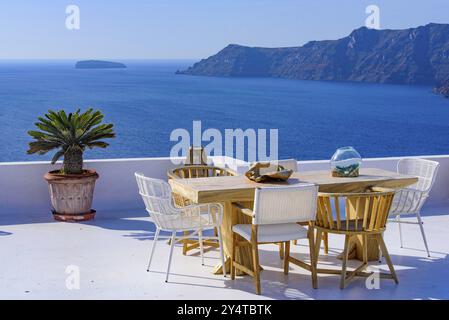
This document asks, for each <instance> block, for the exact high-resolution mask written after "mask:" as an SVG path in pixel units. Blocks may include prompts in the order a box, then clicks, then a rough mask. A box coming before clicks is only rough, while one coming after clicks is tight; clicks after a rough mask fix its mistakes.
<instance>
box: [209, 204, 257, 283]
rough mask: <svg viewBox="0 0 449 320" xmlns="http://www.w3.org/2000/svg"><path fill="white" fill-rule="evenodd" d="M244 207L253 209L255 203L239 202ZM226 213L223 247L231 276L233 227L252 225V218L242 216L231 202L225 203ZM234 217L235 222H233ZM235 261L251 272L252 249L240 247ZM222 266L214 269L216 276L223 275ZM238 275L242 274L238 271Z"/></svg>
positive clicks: (224, 216)
mask: <svg viewBox="0 0 449 320" xmlns="http://www.w3.org/2000/svg"><path fill="white" fill-rule="evenodd" d="M239 203H241V204H242V205H243V206H245V207H247V208H252V207H253V201H246V202H239ZM223 207H224V212H223V223H222V225H221V233H222V237H223V247H224V252H225V256H226V258H225V260H226V262H225V264H226V271H227V273H228V274H229V273H230V270H229V266H230V256H231V250H232V226H233V223H234V224H239V223H245V224H251V218H250V217H248V216H246V215H244V214H241V213H240V212H239V211H238V210H236V209H235V208H234V207H233V206H232V204H231V202H225V203H223ZM233 216H234V221H233ZM235 260H236V261H237V262H238V263H240V264H241V265H243V266H245V267H247V268H248V269H250V270H254V269H253V262H252V253H251V247H250V246H248V247H238V248H237V251H236V255H235ZM222 273H223V270H222V266H221V264H219V265H217V266H216V267H215V269H214V274H222ZM237 274H238V275H239V274H242V272H239V270H237Z"/></svg>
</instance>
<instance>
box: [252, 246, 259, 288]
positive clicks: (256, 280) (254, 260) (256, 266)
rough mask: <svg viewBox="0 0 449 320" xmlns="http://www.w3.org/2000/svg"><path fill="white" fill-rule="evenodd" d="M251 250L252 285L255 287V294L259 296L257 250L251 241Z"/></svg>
mask: <svg viewBox="0 0 449 320" xmlns="http://www.w3.org/2000/svg"><path fill="white" fill-rule="evenodd" d="M251 249H252V251H253V267H254V285H255V286H256V294H260V293H261V290H260V269H259V249H258V247H257V242H256V241H251Z"/></svg>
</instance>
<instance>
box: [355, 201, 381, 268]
mask: <svg viewBox="0 0 449 320" xmlns="http://www.w3.org/2000/svg"><path fill="white" fill-rule="evenodd" d="M348 202H349V208H350V209H349V217H350V218H351V219H354V218H355V217H356V216H357V217H358V218H359V219H361V220H363V214H364V211H365V207H364V205H362V204H360V208H359V210H358V212H356V210H355V208H356V200H355V199H350V200H348ZM361 220H359V222H360V223H361ZM349 250H350V251H349V258H350V259H357V260H360V261H363V236H361V235H359V236H353V237H351V240H350V246H349ZM377 260H379V245H378V244H377V242H376V240H375V239H374V238H373V237H372V236H368V261H377Z"/></svg>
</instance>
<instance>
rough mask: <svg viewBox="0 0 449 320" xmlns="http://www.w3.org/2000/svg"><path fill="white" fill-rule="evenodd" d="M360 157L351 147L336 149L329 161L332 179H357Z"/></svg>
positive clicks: (360, 162)
mask: <svg viewBox="0 0 449 320" xmlns="http://www.w3.org/2000/svg"><path fill="white" fill-rule="evenodd" d="M361 164H362V157H361V156H360V154H359V153H358V152H357V151H356V150H355V149H354V148H353V147H343V148H339V149H337V151H335V153H334V155H333V156H332V159H331V170H332V176H333V177H358V176H359V169H360V165H361Z"/></svg>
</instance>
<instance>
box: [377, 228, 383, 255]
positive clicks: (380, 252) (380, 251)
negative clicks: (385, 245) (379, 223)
mask: <svg viewBox="0 0 449 320" xmlns="http://www.w3.org/2000/svg"><path fill="white" fill-rule="evenodd" d="M380 236H381V237H383V236H384V233H383V232H382V233H381V235H380ZM378 247H379V262H382V257H383V253H382V248H381V247H380V246H379V245H378Z"/></svg>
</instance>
